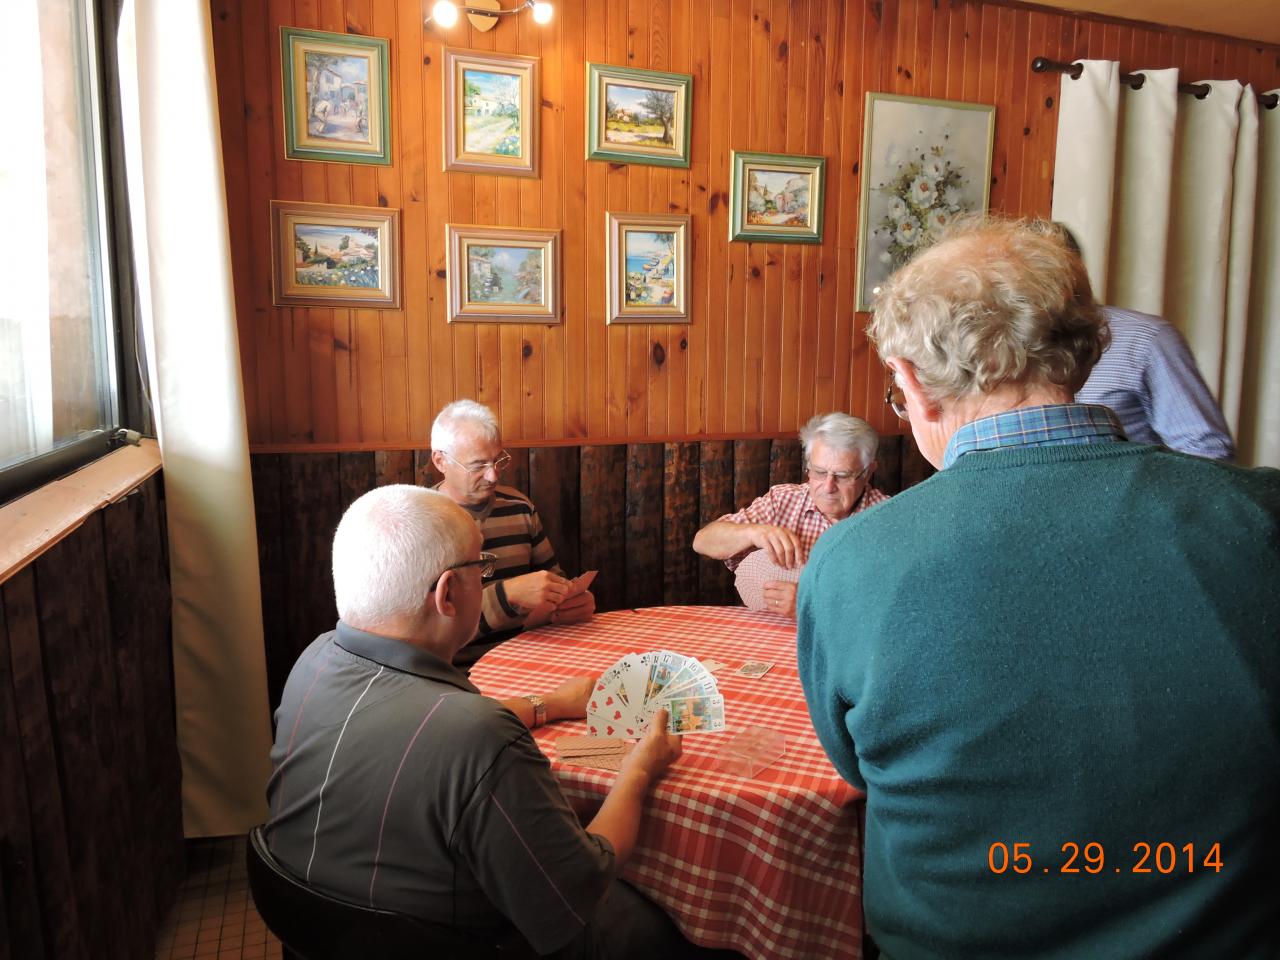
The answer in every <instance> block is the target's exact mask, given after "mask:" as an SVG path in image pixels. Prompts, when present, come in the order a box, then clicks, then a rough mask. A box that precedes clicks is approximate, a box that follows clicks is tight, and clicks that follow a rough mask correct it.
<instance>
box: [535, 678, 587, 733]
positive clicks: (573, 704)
mask: <svg viewBox="0 0 1280 960" xmlns="http://www.w3.org/2000/svg"><path fill="white" fill-rule="evenodd" d="M599 679H600V678H599V677H571V678H570V679H568V680H566V681H565V682H564V683H562V684H560V686H558V687H556V688H555V689H554V690H552V691H551V692H550V693H548V694H547V695H546V696H544V697H543V698H542V700H543V702H544V703H545V704H546V705H547V722H548V723H549V722H551V721H552V720H581V719H582V718H583V717H585V716H586V715H587V701H588V700H589V699H590V698H591V691H592V690H593V689H594V688H595V685H596V681H597V680H599Z"/></svg>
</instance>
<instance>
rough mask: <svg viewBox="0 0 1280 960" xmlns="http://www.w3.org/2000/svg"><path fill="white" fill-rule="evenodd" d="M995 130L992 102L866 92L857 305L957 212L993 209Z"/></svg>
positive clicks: (871, 300) (862, 306)
mask: <svg viewBox="0 0 1280 960" xmlns="http://www.w3.org/2000/svg"><path fill="white" fill-rule="evenodd" d="M995 129H996V108H995V107H993V106H990V105H988V104H983V103H961V102H959V101H955V100H931V99H927V98H924V97H908V96H903V95H900V94H893V93H868V94H867V110H866V127H865V130H864V132H863V137H862V166H861V167H860V168H859V169H861V170H862V201H861V203H860V205H859V214H858V280H857V286H856V287H855V292H856V309H858V310H871V309H874V307H875V298H876V292H877V291H878V290H879V289H880V286H881V284H883V283H884V282H885V281H886V280H887V279H888V278H889V275H890V274H892V273H893V272H894V271H895V270H897V269H898V267H900V266H902V265H903V264H904V263H906V262H907V261H908V260H910V259H911V258H912V257H913V256H915V254H917V253H918V252H920V251H921V250H923V249H925V248H926V247H929V246H931V245H932V244H933V242H934V240H935V239H936V238H937V236H938V234H939V232H940V231H941V230H943V229H944V228H945V227H946V226H947V224H949V223H950V222H951V220H952V219H953V218H955V217H957V216H959V215H961V214H963V213H971V212H979V211H985V210H986V209H987V204H988V202H989V200H990V197H991V150H992V146H993V145H994V143H995Z"/></svg>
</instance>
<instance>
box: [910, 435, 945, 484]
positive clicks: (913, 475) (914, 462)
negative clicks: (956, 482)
mask: <svg viewBox="0 0 1280 960" xmlns="http://www.w3.org/2000/svg"><path fill="white" fill-rule="evenodd" d="M936 472H937V471H936V470H935V469H934V467H933V464H931V463H929V461H928V460H926V459H925V458H924V454H923V453H921V452H920V448H919V447H917V446H916V441H915V438H914V437H912V436H911V434H909V433H907V434H903V437H902V489H903V490H905V489H907V487H913V486H915V485H916V484H917V483H919V482H920V481H921V480H927V479H929V477H931V476H933V475H934V474H935V473H936Z"/></svg>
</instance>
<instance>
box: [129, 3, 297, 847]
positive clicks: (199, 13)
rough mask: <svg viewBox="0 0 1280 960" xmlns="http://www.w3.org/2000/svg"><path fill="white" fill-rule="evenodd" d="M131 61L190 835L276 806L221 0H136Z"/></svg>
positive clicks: (231, 827)
mask: <svg viewBox="0 0 1280 960" xmlns="http://www.w3.org/2000/svg"><path fill="white" fill-rule="evenodd" d="M120 63H121V72H122V74H126V75H125V76H123V77H122V87H123V88H124V92H123V97H122V100H123V101H124V104H123V105H124V112H125V126H126V140H127V152H128V180H129V195H130V203H131V207H132V217H131V219H132V222H133V230H134V237H135V242H136V246H137V263H136V268H137V273H138V286H139V291H140V292H139V300H140V302H141V304H142V309H143V321H144V322H143V326H144V330H145V332H146V339H147V356H148V363H149V364H150V366H151V383H152V386H153V391H154V395H153V398H152V399H153V402H154V406H155V415H156V422H157V425H158V427H159V435H160V449H161V453H162V455H163V458H164V481H165V499H166V505H167V516H168V525H169V555H170V576H171V580H172V587H173V662H174V682H175V687H176V695H177V712H178V718H177V719H178V747H179V750H180V752H181V754H182V800H183V814H184V821H185V830H186V833H187V836H225V835H229V834H235V833H244V832H246V831H247V830H248V829H249V828H250V827H252V826H253V825H254V824H256V823H260V822H261V821H262V820H264V819H265V817H266V812H267V811H266V800H265V791H266V783H267V776H268V774H269V772H270V757H269V751H270V748H271V731H270V722H269V719H268V716H267V687H266V663H265V655H264V650H263V640H262V609H261V596H260V592H259V587H258V553H257V538H256V532H255V528H254V514H253V490H252V487H251V485H250V478H249V452H248V443H247V437H246V433H245V415H244V396H243V392H242V388H241V382H240V356H239V347H238V342H237V338H236V317H235V305H234V301H233V296H232V287H231V257H230V245H229V241H228V234H227V222H226V196H225V193H224V186H223V183H224V181H223V177H222V149H221V143H220V138H219V135H218V108H217V95H216V91H215V89H214V71H213V48H212V35H211V32H210V25H209V4H208V2H207V0H132V2H130V3H128V4H126V7H125V10H124V15H123V17H122V28H121V36H120ZM130 74H131V75H130Z"/></svg>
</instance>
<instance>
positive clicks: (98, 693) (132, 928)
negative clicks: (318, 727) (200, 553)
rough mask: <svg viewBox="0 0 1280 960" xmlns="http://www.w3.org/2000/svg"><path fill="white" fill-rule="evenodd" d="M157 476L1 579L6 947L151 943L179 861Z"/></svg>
mask: <svg viewBox="0 0 1280 960" xmlns="http://www.w3.org/2000/svg"><path fill="white" fill-rule="evenodd" d="M165 544H166V540H165V522H164V503H163V501H162V499H161V481H160V478H159V477H153V478H152V479H150V480H148V481H147V482H146V483H144V484H143V485H142V486H141V487H139V488H138V489H137V490H136V491H134V492H133V493H132V494H130V495H129V496H128V497H126V498H124V499H123V500H121V501H119V502H117V503H114V504H111V505H110V506H108V507H106V508H105V509H104V510H101V511H99V512H98V513H96V514H94V515H92V516H91V517H89V518H88V519H87V520H86V522H85V523H84V524H83V525H82V526H81V527H80V528H79V529H77V530H76V531H75V532H74V533H72V534H71V535H70V536H68V537H67V538H66V539H65V540H63V541H61V542H60V543H58V544H57V545H56V546H55V547H53V548H52V549H51V550H50V551H49V552H48V553H46V554H44V555H43V556H41V557H40V558H39V559H37V560H36V561H35V562H34V563H33V564H31V565H30V566H28V567H26V568H24V569H22V570H21V571H19V572H18V573H17V574H15V575H14V576H13V577H12V578H10V579H9V580H7V581H6V582H5V583H4V584H2V585H0V956H3V957H10V956H11V957H15V958H16V957H24V958H25V957H30V958H33V960H34V958H48V960H53V958H59V960H63V958H72V960H93V958H98V957H102V958H113V960H114V958H118V960H136V958H138V957H147V956H151V955H153V954H154V952H155V939H156V931H157V929H158V928H159V926H160V922H161V921H162V920H163V919H164V917H165V915H166V914H167V913H168V912H169V908H170V907H171V906H172V904H173V898H174V896H175V894H176V889H177V885H178V883H179V882H180V881H181V879H182V875H183V871H184V860H183V858H184V852H183V840H182V800H181V770H180V767H179V760H178V748H177V743H176V734H175V725H174V705H173V669H172V661H171V652H170V625H169V573H168V571H169V566H168V558H167V555H166V548H165Z"/></svg>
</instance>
